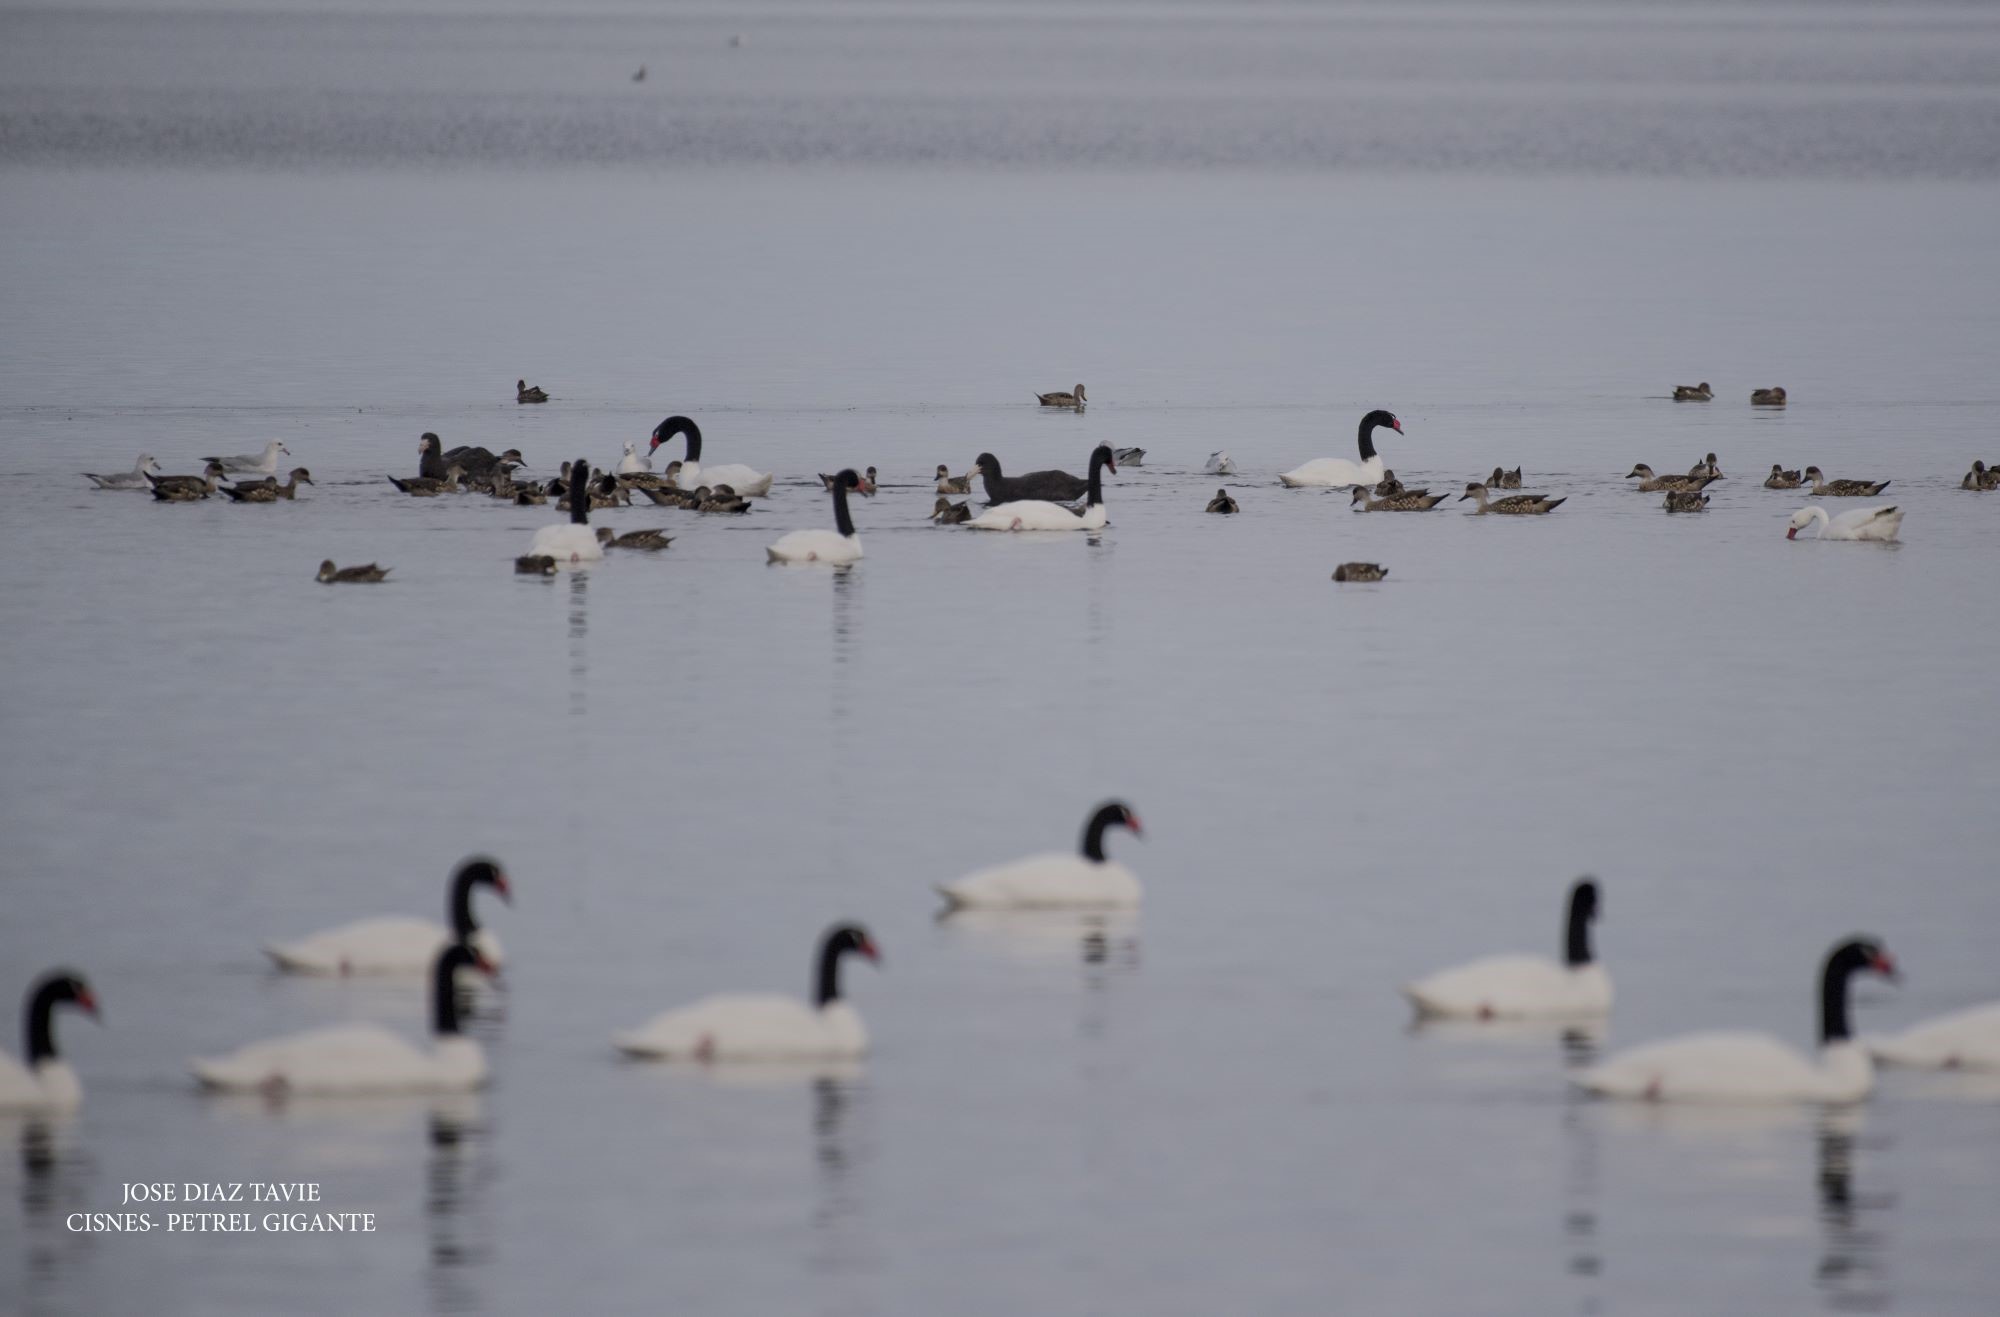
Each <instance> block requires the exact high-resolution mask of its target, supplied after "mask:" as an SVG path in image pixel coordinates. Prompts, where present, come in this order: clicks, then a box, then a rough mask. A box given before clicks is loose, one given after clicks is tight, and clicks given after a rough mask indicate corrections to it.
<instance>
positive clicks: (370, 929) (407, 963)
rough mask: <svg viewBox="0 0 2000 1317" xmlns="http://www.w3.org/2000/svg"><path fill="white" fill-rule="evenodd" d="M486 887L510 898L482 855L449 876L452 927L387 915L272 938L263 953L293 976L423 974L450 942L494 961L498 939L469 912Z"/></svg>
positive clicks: (447, 900)
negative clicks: (289, 939)
mask: <svg viewBox="0 0 2000 1317" xmlns="http://www.w3.org/2000/svg"><path fill="white" fill-rule="evenodd" d="M475 887H490V888H492V889H493V890H494V891H495V892H496V893H498V894H499V897H500V899H501V900H503V901H506V902H508V903H510V904H511V903H512V901H513V892H512V891H511V890H510V889H509V888H508V886H507V875H506V874H505V873H503V872H502V871H501V869H500V865H499V864H498V863H497V862H496V861H493V860H489V859H486V858H485V857H483V856H476V857H474V858H472V859H469V860H466V861H465V862H463V863H462V864H460V865H459V866H458V869H457V871H456V872H454V873H453V874H452V876H451V886H450V887H449V888H448V889H447V891H446V896H445V912H446V914H448V915H449V916H450V917H451V926H450V927H449V928H447V927H445V926H444V925H443V924H440V923H438V922H437V921H436V920H432V919H417V918H415V917H412V916H408V915H386V916H383V917H382V918H379V919H360V920H356V921H355V922H354V923H351V924H341V925H340V926H338V927H337V928H328V929H323V930H321V931H320V932H317V933H313V934H309V935H308V936H306V937H302V938H299V939H297V940H296V941H292V942H272V943H269V944H268V945H266V946H265V948H264V954H265V955H267V956H269V957H270V958H271V959H272V960H274V961H276V962H277V965H278V968H279V969H282V970H285V971H287V972H289V973H292V974H421V973H422V972H423V971H424V970H426V969H428V968H430V967H431V965H432V964H434V963H435V962H436V961H437V957H438V953H439V952H441V951H443V950H444V949H445V948H446V947H448V946H450V945H451V944H452V943H454V942H465V943H469V944H470V945H472V946H473V947H475V948H477V949H478V951H479V953H480V955H482V956H484V957H485V958H486V960H487V961H488V963H490V964H493V965H498V964H500V963H501V961H500V940H499V939H498V938H496V937H494V936H493V934H492V933H490V932H488V931H487V930H486V929H483V928H481V927H480V926H479V922H478V921H477V920H476V919H474V918H473V916H472V889H473V888H475Z"/></svg>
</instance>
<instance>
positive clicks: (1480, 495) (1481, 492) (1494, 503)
mask: <svg viewBox="0 0 2000 1317" xmlns="http://www.w3.org/2000/svg"><path fill="white" fill-rule="evenodd" d="M1467 499H1476V500H1478V504H1479V506H1477V507H1476V508H1474V509H1473V513H1474V515H1475V516H1484V515H1486V514H1487V513H1498V514H1499V515H1501V516H1503V517H1540V516H1545V515H1547V514H1548V513H1551V512H1554V511H1555V510H1556V509H1557V508H1559V507H1561V506H1562V505H1563V504H1565V503H1567V502H1569V499H1568V498H1567V497H1564V498H1550V497H1548V496H1547V495H1545V494H1509V495H1508V496H1507V497H1505V498H1496V499H1490V500H1489V498H1488V496H1487V492H1486V486H1484V485H1482V484H1480V483H1479V482H1478V481H1476V480H1475V481H1473V482H1472V483H1471V484H1469V485H1467V486H1466V487H1465V492H1464V493H1463V494H1460V495H1459V496H1458V501H1459V502H1461V503H1463V502H1465V500H1467Z"/></svg>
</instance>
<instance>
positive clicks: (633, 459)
mask: <svg viewBox="0 0 2000 1317" xmlns="http://www.w3.org/2000/svg"><path fill="white" fill-rule="evenodd" d="M652 469H653V459H652V456H651V455H650V454H648V455H646V456H644V457H642V456H640V455H639V453H638V451H637V449H636V448H635V446H634V445H632V444H626V445H625V456H623V457H621V458H619V459H618V474H619V475H621V476H631V475H639V474H641V473H644V472H650V471H651V470H652Z"/></svg>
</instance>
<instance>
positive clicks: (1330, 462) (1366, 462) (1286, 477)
mask: <svg viewBox="0 0 2000 1317" xmlns="http://www.w3.org/2000/svg"><path fill="white" fill-rule="evenodd" d="M1382 425H1386V426H1388V427H1389V428H1390V429H1392V430H1394V431H1395V432H1396V433H1397V434H1401V433H1402V432H1403V423H1402V422H1401V421H1399V420H1397V419H1396V417H1395V415H1394V414H1393V413H1390V412H1385V411H1372V412H1369V413H1368V414H1367V415H1366V416H1364V417H1362V418H1361V426H1360V428H1359V429H1358V430H1357V431H1356V433H1355V439H1354V442H1355V447H1356V449H1357V450H1358V452H1359V454H1360V458H1361V460H1360V461H1358V462H1350V461H1348V460H1347V459H1346V458H1344V457H1320V458H1315V459H1313V460H1312V461H1310V462H1307V463H1306V464H1305V465H1304V466H1298V467H1293V468H1292V469H1291V470H1290V471H1287V472H1285V473H1284V474H1283V475H1281V476H1279V477H1278V480H1279V482H1280V483H1281V484H1284V485H1287V486H1290V487H1291V488H1293V489H1302V488H1327V487H1334V486H1342V485H1368V486H1371V487H1372V486H1374V485H1378V484H1380V483H1381V482H1382V458H1381V457H1380V456H1379V455H1378V454H1377V453H1376V452H1375V440H1374V432H1375V428H1376V427H1377V426H1382Z"/></svg>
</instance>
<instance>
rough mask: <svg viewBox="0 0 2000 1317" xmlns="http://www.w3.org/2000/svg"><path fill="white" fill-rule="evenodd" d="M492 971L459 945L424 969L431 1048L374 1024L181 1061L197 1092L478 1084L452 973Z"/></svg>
mask: <svg viewBox="0 0 2000 1317" xmlns="http://www.w3.org/2000/svg"><path fill="white" fill-rule="evenodd" d="M461 969H476V970H479V971H480V972H482V973H486V974H491V973H492V972H493V967H492V966H491V965H490V964H488V963H487V961H486V960H485V959H484V958H483V957H481V956H480V954H479V953H478V952H477V951H474V950H473V949H472V948H471V947H469V946H467V945H465V944H464V943H463V942H458V943H454V944H453V945H451V946H449V947H446V948H445V949H444V950H443V952H441V953H440V954H439V955H438V957H437V963H436V965H435V966H434V967H433V968H432V970H431V1034H432V1037H431V1043H430V1046H429V1047H428V1048H426V1047H422V1046H419V1045H418V1044H416V1043H413V1042H411V1041H410V1040H409V1039H407V1038H405V1037H403V1036H402V1035H401V1034H398V1033H393V1032H391V1031H390V1030H388V1029H384V1028H383V1027H382V1026H381V1025H379V1024H336V1025H331V1026H328V1027H327V1028H324V1029H308V1030H306V1031H305V1032H304V1033H295V1034H287V1035H285V1036H284V1037H282V1038H271V1039H267V1040H266V1041H264V1042H261V1043H252V1044H250V1045H249V1046H248V1047H241V1048H238V1049H237V1050H236V1051H234V1052H231V1053H229V1054H228V1055H227V1056H216V1057H207V1058H200V1059H196V1060H194V1061H191V1062H189V1063H188V1064H189V1068H190V1069H191V1070H193V1072H194V1076H195V1078H196V1079H198V1080H200V1081H201V1083H202V1086H203V1087H205V1088H212V1089H226V1090H231V1091H239V1092H243V1091H248V1092H262V1093H266V1094H270V1095H272V1096H278V1095H282V1094H317V1095H323V1096H359V1095H363V1094H375V1093H454V1092H460V1091H463V1090H465V1089H471V1088H477V1087H479V1085H480V1084H482V1083H484V1082H485V1081H486V1054H485V1051H484V1050H483V1049H482V1048H481V1047H480V1046H479V1044H478V1043H477V1042H476V1041H474V1040H473V1039H470V1038H467V1037H465V1036H464V1035H463V1034H461V1033H460V1032H459V1028H458V985H457V982H456V979H457V976H458V971H459V970H461Z"/></svg>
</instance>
